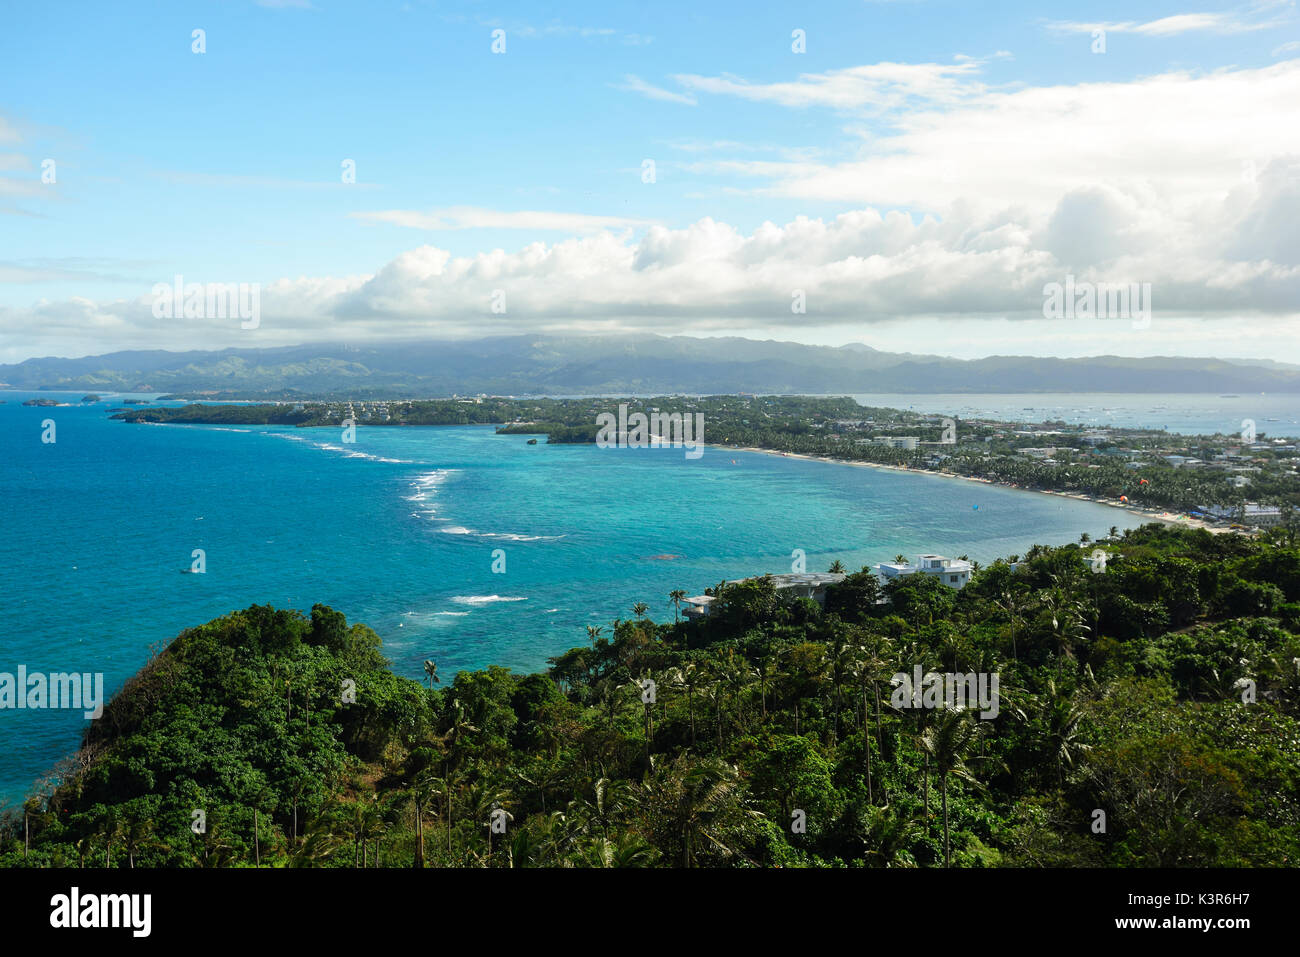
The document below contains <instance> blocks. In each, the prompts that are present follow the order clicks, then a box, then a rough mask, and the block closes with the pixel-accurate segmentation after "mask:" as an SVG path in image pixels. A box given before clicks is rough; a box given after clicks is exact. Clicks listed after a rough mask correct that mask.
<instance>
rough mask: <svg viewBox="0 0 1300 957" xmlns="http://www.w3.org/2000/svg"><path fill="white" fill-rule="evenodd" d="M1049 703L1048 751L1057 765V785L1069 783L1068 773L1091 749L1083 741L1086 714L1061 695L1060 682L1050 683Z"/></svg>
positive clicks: (1045, 712) (1046, 708)
mask: <svg viewBox="0 0 1300 957" xmlns="http://www.w3.org/2000/svg"><path fill="white" fill-rule="evenodd" d="M1046 698H1047V701H1046V704H1045V705H1044V707H1043V718H1044V720H1043V723H1044V724H1045V725H1046V730H1047V734H1046V739H1047V748H1048V751H1049V753H1050V755H1051V758H1052V762H1053V763H1054V764H1055V765H1056V772H1057V781H1058V783H1060V784H1062V785H1063V784H1064V783H1065V769H1066V768H1067V767H1072V766H1073V765H1074V762H1075V760H1076V759H1077V758H1078V757H1079V756H1080V755H1081V754H1082V752H1084V751H1087V750H1089V749H1090V748H1091V745H1089V744H1087V743H1085V742H1084V741H1083V732H1082V729H1081V727H1080V725H1081V723H1082V722H1083V717H1084V715H1083V711H1082V710H1081V709H1080V708H1079V707H1078V705H1076V704H1075V703H1074V701H1073V700H1072V699H1071V698H1070V697H1069V696H1068V695H1058V694H1057V691H1056V680H1055V679H1053V678H1048V679H1047V695H1046Z"/></svg>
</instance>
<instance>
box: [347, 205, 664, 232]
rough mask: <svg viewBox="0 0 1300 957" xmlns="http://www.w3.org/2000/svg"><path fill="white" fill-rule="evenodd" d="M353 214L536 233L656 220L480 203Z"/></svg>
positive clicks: (415, 224) (436, 226) (416, 224)
mask: <svg viewBox="0 0 1300 957" xmlns="http://www.w3.org/2000/svg"><path fill="white" fill-rule="evenodd" d="M351 215H352V217H353V218H354V219H363V220H369V221H371V222H376V223H389V224H391V225H394V226H406V227H409V228H411V229H425V230H447V229H527V230H532V231H534V232H548V231H560V232H566V233H590V232H597V231H599V230H602V229H625V228H629V227H634V226H648V225H650V224H651V222H652V220H647V219H634V218H629V217H626V216H588V215H585V214H583V213H562V212H546V211H541V210H518V211H505V210H498V209H483V208H481V207H478V206H451V207H448V208H446V209H431V210H428V211H420V210H411V209H387V210H377V211H375V212H362V213H352V214H351Z"/></svg>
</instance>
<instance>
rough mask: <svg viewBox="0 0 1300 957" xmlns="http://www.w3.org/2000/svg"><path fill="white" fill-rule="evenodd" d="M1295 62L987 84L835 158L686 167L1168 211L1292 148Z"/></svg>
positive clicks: (817, 182)
mask: <svg viewBox="0 0 1300 957" xmlns="http://www.w3.org/2000/svg"><path fill="white" fill-rule="evenodd" d="M1297 102H1300V60H1290V61H1285V62H1282V63H1277V64H1274V65H1272V66H1269V67H1265V68H1262V69H1256V70H1220V71H1216V72H1214V73H1208V74H1193V73H1187V72H1177V73H1166V74H1161V75H1157V76H1151V77H1144V78H1141V79H1138V80H1134V81H1132V82H1128V83H1118V82H1108V83H1086V84H1078V85H1073V86H1051V87H1034V88H1030V89H1025V90H1016V91H1012V92H989V93H986V94H984V95H982V96H979V97H977V98H974V99H972V100H970V101H969V102H965V103H962V104H961V105H958V106H955V107H952V108H949V109H943V110H938V109H930V110H915V111H911V112H908V113H906V114H905V115H903V116H900V117H895V118H893V120H892V121H891V122H892V125H893V127H894V132H892V133H890V134H887V135H879V136H875V137H873V138H871V139H869V140H867V141H866V143H865V145H864V146H863V147H862V148H861V149H860V151H859V153H858V155H857V156H856V157H854V158H853V159H850V160H847V161H844V162H840V163H834V164H825V163H814V162H809V161H807V160H800V161H794V162H781V161H776V160H764V161H754V160H749V159H722V160H718V161H713V162H705V163H697V164H693V165H692V166H691V169H692V170H693V171H695V172H697V173H698V172H709V171H712V172H715V173H719V174H723V175H727V176H729V177H733V178H734V177H736V176H747V177H750V178H752V179H755V180H759V181H766V182H765V183H761V184H760V185H758V186H756V187H755V189H756V191H757V192H760V193H766V194H772V195H780V196H786V197H794V198H799V199H810V200H823V201H833V202H842V203H854V204H858V203H869V204H882V205H886V206H893V207H911V208H916V209H922V210H930V211H935V212H944V211H947V210H950V209H952V208H954V207H955V206H956V205H958V204H966V205H972V206H976V207H979V208H981V209H986V210H990V209H1001V208H1005V207H1009V206H1023V207H1027V208H1028V209H1030V210H1034V211H1037V212H1039V213H1046V212H1050V210H1052V209H1053V208H1054V207H1055V206H1056V204H1057V203H1058V202H1059V201H1060V200H1061V198H1062V197H1063V196H1065V195H1066V194H1067V193H1069V192H1071V191H1073V190H1078V189H1089V188H1093V187H1098V186H1105V187H1109V188H1113V189H1117V190H1120V191H1122V192H1125V193H1128V194H1130V195H1133V196H1136V197H1140V198H1141V201H1142V202H1143V204H1144V205H1150V206H1153V207H1155V208H1156V209H1158V210H1161V211H1162V212H1161V213H1160V215H1163V216H1165V217H1172V218H1173V219H1178V220H1187V219H1189V218H1191V219H1194V218H1195V215H1196V210H1197V209H1198V208H1203V207H1205V206H1206V204H1215V203H1218V202H1221V201H1222V200H1223V198H1224V197H1225V196H1226V195H1227V193H1228V192H1229V191H1230V190H1231V189H1232V188H1234V187H1235V186H1236V185H1237V184H1238V183H1239V182H1240V180H1241V178H1242V170H1243V168H1245V167H1246V165H1247V164H1250V163H1253V164H1255V165H1256V166H1262V165H1264V164H1266V163H1267V162H1268V161H1269V160H1270V159H1273V158H1276V157H1279V156H1287V155H1300V124H1297V123H1295V122H1293V119H1294V111H1295V104H1296V103H1297Z"/></svg>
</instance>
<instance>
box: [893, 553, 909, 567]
mask: <svg viewBox="0 0 1300 957" xmlns="http://www.w3.org/2000/svg"><path fill="white" fill-rule="evenodd" d="M894 564H895V565H906V564H907V556H906V555H895V556H894Z"/></svg>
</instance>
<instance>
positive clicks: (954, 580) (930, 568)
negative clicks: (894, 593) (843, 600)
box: [876, 555, 972, 589]
mask: <svg viewBox="0 0 1300 957" xmlns="http://www.w3.org/2000/svg"><path fill="white" fill-rule="evenodd" d="M971 571H972V568H971V563H970V562H968V561H966V560H965V559H962V558H945V557H944V556H942V555H920V556H918V557H917V559H916V564H912V563H911V562H902V563H898V562H882V563H881V564H879V565H877V566H876V574H877V575H879V576H880V579H881V581H882V582H890V581H893V580H894V579H896V578H903V577H904V576H907V575H915V574H916V573H917V572H921V573H923V574H926V575H933V576H935V577H936V578H938V579H939V581H941V582H943V583H944V584H945V585H947V586H948V587H950V588H958V589H960V588H963V587H965V585H966V583H967V582H968V581H970V575H971Z"/></svg>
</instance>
